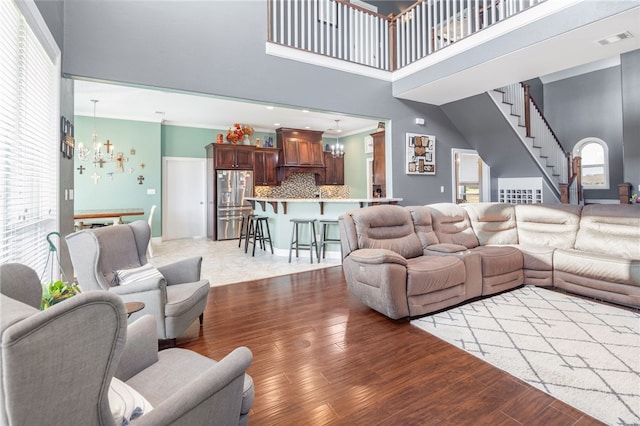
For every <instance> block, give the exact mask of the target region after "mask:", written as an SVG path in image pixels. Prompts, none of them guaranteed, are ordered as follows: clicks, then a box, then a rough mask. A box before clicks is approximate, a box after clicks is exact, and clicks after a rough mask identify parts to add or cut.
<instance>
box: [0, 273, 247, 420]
mask: <svg viewBox="0 0 640 426" xmlns="http://www.w3.org/2000/svg"><path fill="white" fill-rule="evenodd" d="M34 277H35V280H36V281H33V278H34ZM0 279H1V281H0V291H1V293H0V312H1V316H0V319H1V321H0V333H1V339H2V340H1V343H0V424H2V425H26V424H34V425H35V424H52V425H62V424H69V425H79V424H83V425H89V424H95V425H115V424H116V422H115V421H114V417H113V414H112V408H113V406H112V405H110V398H109V389H110V387H111V384H112V378H113V377H114V375H115V377H117V378H119V379H120V380H121V381H122V382H124V383H126V385H127V386H128V388H131V389H133V390H134V391H136V392H138V393H139V394H141V395H142V397H144V398H145V399H146V400H147V401H148V402H149V403H151V405H152V406H153V408H152V409H151V410H150V411H149V410H148V411H147V412H145V413H143V414H142V415H141V416H140V417H137V418H135V419H133V420H132V421H131V423H130V424H131V425H211V424H219V425H232V424H233V425H235V424H241V425H244V424H246V423H247V416H248V413H249V410H250V408H251V405H252V403H253V395H254V394H253V392H254V389H253V382H252V380H251V377H249V376H248V375H246V374H245V371H246V369H247V368H248V366H249V364H250V363H251V360H252V355H251V351H250V350H249V349H247V348H245V347H240V348H237V349H235V350H234V351H232V352H231V353H230V354H229V355H227V356H226V357H225V358H224V359H222V360H221V361H220V362H216V361H213V360H211V359H209V358H206V357H204V356H202V355H199V354H197V353H194V352H192V351H189V350H185V349H167V350H164V351H161V352H158V349H157V348H158V345H157V340H156V338H155V333H154V330H155V327H156V326H155V319H154V318H153V317H151V316H149V315H147V316H145V317H143V318H140V319H139V320H138V321H135V322H134V323H132V324H131V325H130V326H129V327H127V315H126V312H125V308H124V305H123V303H122V301H121V300H120V299H119V298H118V297H117V296H116V295H115V294H113V293H112V292H106V291H99V292H98V291H92V292H86V293H82V294H79V295H77V296H74V297H72V298H70V299H68V300H66V301H63V302H61V303H58V304H56V305H55V306H52V307H51V308H49V309H47V310H45V311H40V310H38V309H36V308H35V307H34V306H33V303H32V301H33V300H35V298H36V296H38V297H39V292H41V288H40V284H39V280H38V278H37V275H36V274H35V273H33V271H32V270H29V269H28V268H26V267H23V266H22V265H17V266H16V265H15V264H13V265H11V264H7V265H0ZM34 283H35V284H34ZM18 288H19V290H18V291H16V289H18Z"/></svg>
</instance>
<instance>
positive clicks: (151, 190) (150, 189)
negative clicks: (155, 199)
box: [147, 188, 156, 195]
mask: <svg viewBox="0 0 640 426" xmlns="http://www.w3.org/2000/svg"><path fill="white" fill-rule="evenodd" d="M147 195H156V190H155V189H153V188H149V189H147Z"/></svg>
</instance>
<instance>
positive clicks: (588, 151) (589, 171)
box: [573, 138, 609, 189]
mask: <svg viewBox="0 0 640 426" xmlns="http://www.w3.org/2000/svg"><path fill="white" fill-rule="evenodd" d="M573 156H574V157H581V159H582V160H581V163H582V187H583V188H585V189H609V149H608V147H607V144H606V143H605V142H604V141H603V140H601V139H598V138H586V139H582V140H581V141H579V142H578V143H577V144H576V145H575V147H574V148H573Z"/></svg>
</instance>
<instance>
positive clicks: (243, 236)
mask: <svg viewBox="0 0 640 426" xmlns="http://www.w3.org/2000/svg"><path fill="white" fill-rule="evenodd" d="M253 216H255V214H253V213H245V214H243V215H242V222H240V236H239V237H238V247H240V244H242V242H243V241H244V242H245V244H244V252H245V253H246V252H247V243H246V240H247V231H248V230H249V222H250V220H249V218H251V217H253Z"/></svg>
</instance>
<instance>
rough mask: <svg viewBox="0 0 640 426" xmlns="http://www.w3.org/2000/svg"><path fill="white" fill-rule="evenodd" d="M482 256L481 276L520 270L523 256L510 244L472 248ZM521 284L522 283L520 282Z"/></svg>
mask: <svg viewBox="0 0 640 426" xmlns="http://www.w3.org/2000/svg"><path fill="white" fill-rule="evenodd" d="M472 251H473V252H474V253H479V254H480V256H481V257H482V277H483V278H485V277H493V276H496V275H503V274H508V273H510V272H514V271H517V270H521V269H522V266H523V257H522V253H521V252H520V250H518V249H517V248H515V247H511V246H480V247H476V248H475V249H473V250H472ZM520 284H522V283H520Z"/></svg>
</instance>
